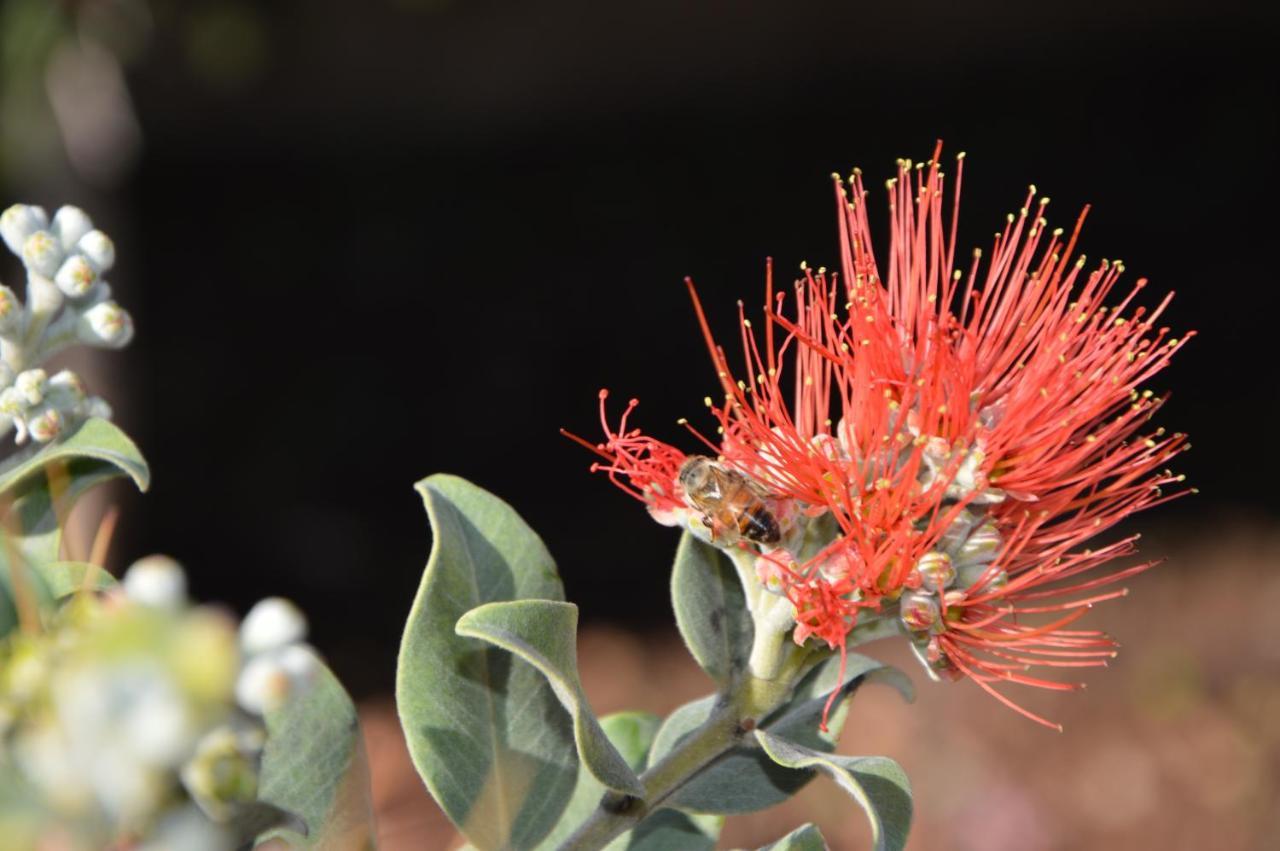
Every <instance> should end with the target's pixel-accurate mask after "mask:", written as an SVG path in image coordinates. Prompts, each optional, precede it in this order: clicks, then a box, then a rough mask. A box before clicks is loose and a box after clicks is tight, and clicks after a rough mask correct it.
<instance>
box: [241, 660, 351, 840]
mask: <svg viewBox="0 0 1280 851" xmlns="http://www.w3.org/2000/svg"><path fill="white" fill-rule="evenodd" d="M266 723H267V743H266V747H265V748H264V749H263V752H262V768H261V770H260V772H259V778H258V800H259V801H261V802H262V803H263V804H267V805H269V806H271V807H276V808H279V809H280V810H283V811H284V812H286V813H289V814H290V815H292V816H294V817H296V818H297V819H298V820H299V821H300V822H301V825H302V828H301V830H297V831H293V830H288V829H285V830H281V829H276V830H272V831H268V834H269V835H282V836H284V837H285V839H286V840H287V841H288V842H289V844H290V847H302V848H310V849H317V851H331V849H332V851H347V849H351V851H359V849H371V848H373V847H374V835H375V834H374V827H373V806H372V801H371V798H370V790H369V768H368V762H367V760H366V758H365V751H364V740H363V738H362V737H361V735H360V722H359V720H358V718H357V716H356V708H355V705H354V704H353V703H352V702H351V698H350V697H348V696H347V693H346V691H345V690H344V689H343V688H342V685H341V684H340V683H339V682H338V679H337V678H336V677H335V676H334V675H333V674H332V672H330V671H329V669H328V668H326V667H324V666H323V665H321V666H318V668H317V670H316V676H315V679H314V681H313V682H311V683H310V684H309V685H308V686H307V688H306V689H305V690H304V691H302V692H301V693H300V694H298V695H297V696H296V697H293V698H291V699H290V700H288V701H287V702H285V703H284V704H283V706H281V707H280V708H279V709H276V710H273V711H272V712H269V713H267V716H266ZM264 838H265V837H264Z"/></svg>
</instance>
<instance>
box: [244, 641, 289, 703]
mask: <svg viewBox="0 0 1280 851" xmlns="http://www.w3.org/2000/svg"><path fill="white" fill-rule="evenodd" d="M289 687H290V682H289V674H288V673H287V672H286V671H285V670H284V669H283V668H281V667H280V665H279V663H278V662H277V660H276V658H275V656H274V654H270V653H268V654H266V655H264V656H255V657H253V658H252V659H250V660H249V663H248V664H247V665H245V666H244V668H243V669H242V670H241V671H240V676H239V677H238V678H237V679H236V703H238V704H240V708H241V709H243V710H244V711H245V712H249V713H252V714H254V715H265V714H266V713H268V712H270V711H271V710H273V709H275V708H277V707H279V706H281V705H283V703H284V701H285V700H286V699H287V698H288V697H289Z"/></svg>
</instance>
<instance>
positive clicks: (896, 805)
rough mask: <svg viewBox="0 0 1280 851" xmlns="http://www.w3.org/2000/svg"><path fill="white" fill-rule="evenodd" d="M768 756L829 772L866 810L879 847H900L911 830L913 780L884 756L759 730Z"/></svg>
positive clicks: (885, 850) (888, 850)
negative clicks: (839, 750)
mask: <svg viewBox="0 0 1280 851" xmlns="http://www.w3.org/2000/svg"><path fill="white" fill-rule="evenodd" d="M756 739H757V741H759V742H760V746H761V747H762V748H763V749H764V752H765V753H766V754H768V755H769V758H770V759H772V760H774V761H775V762H777V763H778V764H779V765H785V766H787V767H788V768H793V769H799V770H811V769H818V770H820V771H822V772H823V773H825V774H827V775H828V776H830V777H831V778H832V779H833V780H835V781H836V783H837V784H839V786H840V788H841V789H844V790H845V791H846V792H848V793H849V794H850V795H851V796H852V797H853V798H854V800H856V801H857V802H858V804H859V805H860V806H861V807H862V808H863V809H864V810H866V813H867V818H868V819H869V820H870V822H871V836H872V839H873V841H874V843H875V849H876V851H901V849H902V848H904V847H906V844H907V834H908V832H909V831H910V830H911V816H912V809H913V805H912V802H911V783H910V782H909V781H908V780H907V775H906V774H905V773H904V772H903V771H902V768H901V767H900V766H899V765H898V764H897V763H896V762H894V761H893V760H891V759H888V758H887V757H882V756H839V755H836V754H828V753H822V752H820V751H815V750H812V749H810V748H806V747H804V746H802V745H797V744H795V743H794V742H789V741H787V740H785V739H782V738H779V737H777V736H773V735H770V734H769V733H768V732H767V731H764V730H757V731H756Z"/></svg>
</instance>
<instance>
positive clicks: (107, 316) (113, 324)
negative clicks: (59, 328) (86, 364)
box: [76, 301, 133, 349]
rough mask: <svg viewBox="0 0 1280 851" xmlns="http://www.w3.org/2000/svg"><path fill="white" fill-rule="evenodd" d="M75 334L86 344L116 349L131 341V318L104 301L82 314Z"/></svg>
mask: <svg viewBox="0 0 1280 851" xmlns="http://www.w3.org/2000/svg"><path fill="white" fill-rule="evenodd" d="M76 332H77V334H78V336H79V337H80V339H81V340H83V341H84V342H86V343H91V344H93V345H98V346H106V347H108V348H112V349H118V348H120V347H122V346H124V345H125V344H127V343H128V342H129V341H130V340H131V339H133V317H131V316H130V315H129V312H128V311H126V310H125V309H124V308H122V307H121V306H120V305H118V304H116V303H115V302H114V301H104V302H102V303H100V304H95V305H94V306H93V307H91V308H89V309H88V310H86V311H85V312H84V315H83V316H81V317H80V321H79V322H78V323H77V324H76Z"/></svg>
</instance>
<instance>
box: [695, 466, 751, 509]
mask: <svg viewBox="0 0 1280 851" xmlns="http://www.w3.org/2000/svg"><path fill="white" fill-rule="evenodd" d="M707 472H709V473H710V474H711V475H710V479H711V483H710V485H709V486H708V487H707V488H706V489H705V490H704V491H703V493H704V494H705V495H706V497H707V499H711V500H716V501H717V502H718V501H720V500H722V499H724V498H725V497H726V496H728V495H729V494H731V493H733V491H734V490H735V487H734V485H735V481H736V480H737V479H739V478H742V479H743V480H744V481H745V480H746V479H745V477H743V476H741V475H740V474H735V473H733V472H732V471H730V470H727V469H725V468H724V467H721V466H720V465H719V464H713V465H712V466H711V467H709V468H708V469H707Z"/></svg>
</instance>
